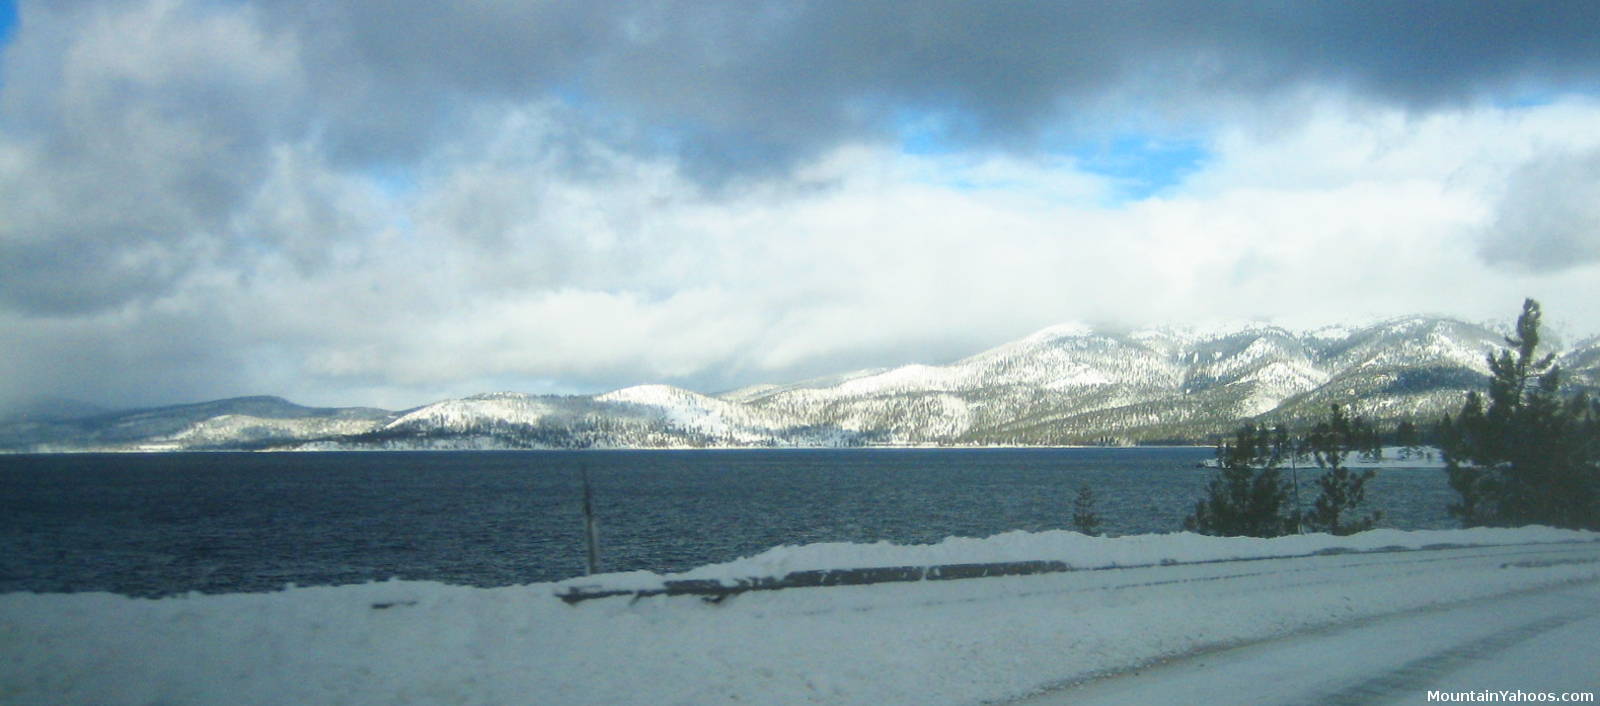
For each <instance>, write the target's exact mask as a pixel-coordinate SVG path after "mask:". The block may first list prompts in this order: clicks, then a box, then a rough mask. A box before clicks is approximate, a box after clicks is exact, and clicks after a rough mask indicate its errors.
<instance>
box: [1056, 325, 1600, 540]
mask: <svg viewBox="0 0 1600 706" xmlns="http://www.w3.org/2000/svg"><path fill="white" fill-rule="evenodd" d="M1541 316H1542V313H1541V310H1540V307H1539V303H1538V302H1537V301H1534V300H1532V299H1528V300H1526V301H1524V302H1523V305H1522V313H1521V315H1519V316H1518V317H1517V325H1516V333H1515V334H1514V335H1512V336H1508V337H1506V345H1507V348H1505V349H1503V350H1501V351H1499V352H1498V353H1491V354H1490V355H1489V356H1488V364H1489V373H1490V376H1489V384H1488V390H1487V395H1485V394H1480V393H1478V392H1472V393H1469V394H1468V395H1467V397H1466V399H1465V400H1464V401H1463V403H1462V407H1461V411H1460V413H1458V414H1456V415H1446V416H1445V417H1444V418H1443V419H1441V420H1440V421H1439V423H1438V424H1437V425H1436V426H1435V427H1434V429H1433V433H1432V434H1431V436H1432V441H1433V443H1434V444H1435V445H1436V446H1437V447H1438V449H1439V452H1440V454H1441V455H1442V457H1443V461H1444V463H1445V472H1446V474H1447V476H1448V479H1449V483H1450V488H1451V489H1452V490H1453V491H1455V493H1456V500H1455V502H1453V503H1451V505H1450V506H1449V508H1448V510H1449V512H1450V514H1451V516H1453V517H1455V518H1456V519H1458V520H1459V521H1460V522H1461V525H1462V526H1463V527H1478V526H1522V525H1530V524H1539V525H1548V526H1551V527H1560V528H1567V529H1588V530H1600V400H1597V399H1591V398H1590V397H1589V396H1588V395H1587V394H1586V393H1584V392H1583V391H1581V390H1569V389H1567V387H1566V386H1565V385H1564V384H1563V377H1562V372H1561V368H1560V366H1558V365H1556V363H1555V356H1554V355H1552V354H1548V353H1542V352H1541V351H1540V348H1539V344H1540V335H1539V327H1540V319H1541ZM1421 436H1422V434H1421V432H1420V430H1418V429H1417V428H1416V426H1415V425H1413V424H1410V423H1405V424H1402V425H1401V426H1400V427H1399V428H1397V429H1396V430H1395V431H1394V433H1392V434H1391V435H1389V437H1388V438H1389V440H1390V441H1392V442H1394V443H1396V444H1397V445H1400V446H1403V447H1411V448H1415V447H1417V446H1420V444H1421ZM1383 440H1384V438H1383V436H1382V435H1380V434H1379V432H1378V430H1377V429H1376V428H1375V426H1374V425H1373V424H1372V423H1370V422H1368V421H1367V420H1365V419H1363V418H1362V417H1360V416H1355V417H1352V416H1350V415H1349V414H1347V413H1346V412H1345V411H1344V410H1343V409H1342V408H1341V407H1339V406H1337V405H1335V406H1333V407H1332V408H1331V409H1330V411H1329V414H1328V416H1327V417H1326V418H1324V419H1323V420H1321V421H1319V422H1317V423H1316V424H1315V425H1314V426H1312V427H1311V428H1310V429H1306V430H1301V431H1300V432H1299V433H1292V432H1291V431H1290V430H1289V429H1288V428H1287V427H1285V426H1283V425H1277V426H1273V427H1270V428H1269V427H1266V426H1259V425H1255V424H1247V425H1245V426H1243V427H1240V428H1239V429H1238V430H1237V431H1235V432H1234V433H1233V435H1232V437H1231V438H1229V439H1226V440H1224V441H1223V442H1221V443H1219V444H1218V445H1217V468H1218V470H1217V472H1216V473H1215V475H1213V476H1212V478H1211V479H1210V481H1209V482H1208V483H1207V485H1206V489H1205V494H1204V496H1203V497H1201V498H1200V499H1199V500H1198V501H1197V502H1196V503H1195V506H1194V512H1193V513H1191V514H1190V515H1189V516H1188V517H1187V518H1186V519H1185V520H1184V528H1185V529H1187V530H1190V531H1194V532H1200V533H1202V534H1211V535H1224V536H1249V537H1276V536H1280V535H1285V534H1291V533H1296V532H1305V531H1311V532H1328V533H1331V534H1336V535H1345V534H1353V533H1355V532H1361V531H1364V530H1367V529H1371V528H1372V527H1373V526H1375V525H1376V524H1377V523H1378V522H1379V521H1380V520H1381V519H1382V518H1381V515H1380V513H1377V512H1371V511H1367V510H1365V509H1364V504H1365V501H1366V484H1367V481H1369V480H1371V479H1372V478H1373V476H1374V475H1375V472H1374V471H1373V470H1371V469H1367V470H1362V471H1359V472H1357V471H1355V470H1353V469H1351V468H1349V467H1348V466H1347V463H1348V462H1349V460H1350V459H1351V458H1360V457H1362V456H1366V457H1368V458H1372V459H1376V458H1378V457H1380V456H1381V453H1382V451H1381V445H1382V442H1383ZM1301 460H1305V461H1306V462H1307V463H1308V464H1309V465H1308V468H1309V467H1315V468H1316V469H1317V470H1318V474H1317V475H1316V477H1315V480H1314V482H1313V483H1312V486H1313V487H1312V488H1311V489H1307V490H1306V492H1307V493H1310V492H1315V498H1314V500H1312V502H1311V505H1310V507H1309V508H1308V509H1307V508H1304V506H1303V505H1302V504H1301V502H1300V500H1301V497H1302V489H1301V488H1300V483H1299V472H1298V471H1299V465H1298V464H1299V462H1300V461H1301ZM1285 470H1287V471H1288V474H1287V476H1286V474H1285V472H1284V471H1285ZM1092 500H1093V496H1092V494H1091V493H1088V491H1087V489H1080V492H1079V498H1078V502H1077V503H1075V507H1074V525H1075V526H1076V527H1078V528H1079V529H1080V531H1082V530H1085V529H1091V528H1092V529H1094V530H1097V529H1098V527H1099V517H1098V516H1096V515H1095V514H1094V513H1093V511H1092V507H1090V506H1089V505H1088V503H1091V502H1092ZM1089 533H1093V532H1092V531H1091V532H1089Z"/></svg>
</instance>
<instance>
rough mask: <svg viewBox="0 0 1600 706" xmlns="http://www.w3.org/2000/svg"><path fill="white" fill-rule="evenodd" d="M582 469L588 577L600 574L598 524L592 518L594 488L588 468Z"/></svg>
mask: <svg viewBox="0 0 1600 706" xmlns="http://www.w3.org/2000/svg"><path fill="white" fill-rule="evenodd" d="M581 468H582V469H583V534H584V543H585V544H586V545H587V546H588V549H589V561H588V565H587V568H588V570H589V575H590V576H593V575H594V574H598V573H600V523H599V522H598V521H597V520H596V519H595V516H594V488H593V486H591V485H590V484H589V466H588V465H587V464H584V465H583V466H581Z"/></svg>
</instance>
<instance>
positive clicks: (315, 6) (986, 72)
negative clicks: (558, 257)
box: [270, 0, 1600, 166]
mask: <svg viewBox="0 0 1600 706" xmlns="http://www.w3.org/2000/svg"><path fill="white" fill-rule="evenodd" d="M270 7H271V8H272V9H271V11H270V14H271V16H272V17H273V18H275V21H276V22H278V23H282V24H283V25H284V26H289V27H293V28H295V29H293V30H292V31H293V32H294V33H295V34H296V35H297V36H300V37H302V39H303V40H305V41H306V42H307V46H309V47H312V52H311V56H313V57H314V58H315V61H316V65H317V66H318V67H319V74H320V79H319V80H321V82H322V84H323V86H324V92H323V95H322V99H323V100H324V105H327V106H329V110H330V111H331V112H332V113H333V114H334V115H336V116H338V117H339V118H340V120H339V121H338V123H339V125H340V126H341V127H343V128H347V129H348V130H349V134H347V135H345V136H344V137H345V139H346V140H347V143H348V146H349V147H350V148H351V150H352V152H353V153H355V154H372V155H378V154H391V153H394V152H395V151H397V150H399V151H404V150H405V149H407V148H408V147H407V146H414V145H416V144H418V138H422V137H425V136H426V133H427V131H428V130H430V129H437V127H438V125H437V124H436V123H432V122H431V121H432V120H433V119H437V118H441V117H445V116H447V115H448V114H449V113H451V112H452V111H453V110H455V109H456V107H457V106H456V105H455V104H454V103H452V99H457V98H460V99H473V98H476V99H485V98H488V99H494V98H504V99H512V100H515V99H519V98H526V97H528V96H529V95H533V94H544V93H546V92H552V91H553V92H555V93H556V94H558V95H560V96H562V97H563V98H565V99H567V100H569V101H572V102H574V103H577V104H580V105H583V106H586V107H588V108H590V109H592V110H593V111H594V112H595V114H597V115H620V116H624V117H626V118H627V119H628V120H634V121H638V122H639V123H641V124H643V125H647V126H649V129H650V130H651V131H653V134H655V135H657V136H658V137H661V138H663V139H662V141H663V142H665V143H666V144H668V145H670V146H673V147H674V148H676V149H679V150H681V151H682V152H683V154H685V155H687V156H692V157H697V158H698V159H699V160H700V161H701V162H702V163H703V164H702V166H716V165H714V164H712V163H714V162H715V161H716V160H718V159H726V160H729V161H731V162H733V163H734V164H735V166H739V165H741V164H754V163H757V162H760V161H771V160H777V161H779V162H780V163H781V162H782V161H783V158H784V157H785V156H793V155H795V154H803V153H805V152H808V151H811V150H815V149H818V148H820V147H822V146H825V145H828V144H831V143H833V142H834V141H836V140H839V139H842V138H845V137H852V136H861V135H864V134H866V135H871V134H878V135H881V134H883V133H885V132H887V131H891V130H892V129H893V127H894V123H895V121H896V120H898V119H901V118H903V117H905V116H906V115H908V114H913V115H914V114H919V113H925V114H932V115H939V116H944V117H945V118H947V119H948V124H949V125H952V126H954V127H953V134H951V135H948V136H947V137H948V138H950V139H953V140H958V141H962V140H965V141H972V142H995V143H1001V144H1006V143H1012V142H1015V141H1024V142H1025V141H1027V140H1028V139H1030V138H1031V137H1034V136H1036V135H1037V133H1039V132H1040V131H1041V130H1042V129H1043V128H1044V126H1046V125H1048V124H1053V123H1054V122H1055V121H1061V120H1066V121H1067V122H1068V123H1071V122H1072V121H1073V120H1074V119H1079V120H1093V119H1095V114H1096V109H1097V108H1127V107H1130V105H1129V104H1130V103H1131V104H1134V105H1132V106H1131V107H1139V108H1155V109H1163V108H1164V109H1175V110H1179V111H1184V110H1206V109H1207V108H1208V105H1209V103H1210V101H1211V99H1213V98H1215V97H1217V96H1219V95H1221V96H1232V97H1245V98H1248V97H1250V96H1255V95H1259V94H1262V93H1263V92H1270V91H1274V90H1277V89H1282V88H1287V87H1293V86H1299V85H1306V84H1336V85H1338V86H1341V87H1345V88H1348V89H1350V90H1353V91H1355V92H1357V93H1360V94H1364V95H1367V96H1369V97H1372V98H1375V99H1378V100H1381V101H1385V102H1394V103H1397V104H1401V105H1404V106H1408V107H1414V108H1427V107H1430V106H1435V105H1438V104H1441V103H1450V102H1456V101H1465V100H1470V99H1476V98H1481V97H1505V96H1506V95H1507V94H1506V92H1508V91H1509V92H1512V93H1523V92H1526V93H1530V94H1539V93H1543V92H1549V91H1559V90H1564V89H1578V90H1592V89H1593V87H1594V86H1595V83H1596V80H1597V78H1600V47H1597V43H1596V42H1595V41H1594V40H1593V38H1594V37H1595V36H1596V35H1597V34H1600V5H1597V4H1595V3H1593V2H1588V1H1587V0H1578V1H1568V2H1514V3H1464V2H1453V1H1448V0H1441V1H1436V2H1409V3H1393V2H1313V3H1279V2H1214V1H1212V0H1204V1H1202V0H1181V1H1174V2H1148V3H1103V2H1066V3H972V2H961V1H957V0H947V1H945V2H922V3H903V2H861V1H856V0H850V1H844V0H840V1H838V2H783V3H764V4H752V3H747V2H703V1H698V0H697V1H694V2H656V3H630V4H615V3H592V4H577V3H573V4H542V5H533V6H515V7H510V8H508V7H505V6H502V5H500V4H494V3H431V2H409V3H406V2H402V3H346V4H343V5H334V4H329V3H304V4H301V3H280V4H274V5H272V6H270ZM1125 91H1133V93H1132V94H1131V95H1130V94H1127V93H1124V92H1125ZM1102 117H1103V115H1102ZM1080 127H1087V126H1080Z"/></svg>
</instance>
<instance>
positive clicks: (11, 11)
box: [0, 0, 17, 49]
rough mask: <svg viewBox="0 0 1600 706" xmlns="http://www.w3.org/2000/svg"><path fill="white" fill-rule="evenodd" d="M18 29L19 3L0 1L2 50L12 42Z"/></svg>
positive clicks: (0, 47) (10, 0) (0, 41)
mask: <svg viewBox="0 0 1600 706" xmlns="http://www.w3.org/2000/svg"><path fill="white" fill-rule="evenodd" d="M16 29H17V3H16V2H15V1H14V0H0V49H3V48H5V45H6V44H7V43H8V42H10V41H11V35H12V34H13V33H14V32H15V31H16Z"/></svg>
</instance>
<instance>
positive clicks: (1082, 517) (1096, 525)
mask: <svg viewBox="0 0 1600 706" xmlns="http://www.w3.org/2000/svg"><path fill="white" fill-rule="evenodd" d="M1072 527H1073V529H1076V530H1077V531H1079V532H1081V533H1083V534H1087V535H1089V536H1091V537H1098V536H1099V535H1100V516H1099V515H1097V514H1095V511H1094V491H1093V490H1090V489H1089V486H1087V485H1080V486H1078V497H1077V498H1075V499H1074V500H1073V502H1072Z"/></svg>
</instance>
